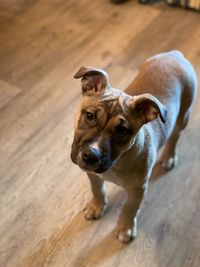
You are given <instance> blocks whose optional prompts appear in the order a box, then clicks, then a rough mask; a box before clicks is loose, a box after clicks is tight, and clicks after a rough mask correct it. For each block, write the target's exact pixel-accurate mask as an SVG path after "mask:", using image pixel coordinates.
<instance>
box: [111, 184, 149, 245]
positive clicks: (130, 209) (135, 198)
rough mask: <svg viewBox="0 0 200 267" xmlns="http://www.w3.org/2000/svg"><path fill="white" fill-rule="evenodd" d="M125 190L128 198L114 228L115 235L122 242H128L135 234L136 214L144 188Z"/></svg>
mask: <svg viewBox="0 0 200 267" xmlns="http://www.w3.org/2000/svg"><path fill="white" fill-rule="evenodd" d="M126 191H127V194H128V199H127V202H126V203H125V205H124V207H123V209H122V212H121V214H120V217H119V221H118V225H117V228H116V237H117V238H118V239H119V240H120V241H122V242H123V243H128V242H129V241H131V240H132V239H134V238H135V237H136V235H137V215H138V212H139V208H140V204H141V202H142V199H143V197H144V194H145V189H144V188H142V187H141V188H137V189H132V190H126Z"/></svg>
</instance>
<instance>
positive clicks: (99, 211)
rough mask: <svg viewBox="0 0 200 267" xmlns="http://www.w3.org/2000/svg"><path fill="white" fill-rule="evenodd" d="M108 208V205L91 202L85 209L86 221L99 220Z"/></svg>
mask: <svg viewBox="0 0 200 267" xmlns="http://www.w3.org/2000/svg"><path fill="white" fill-rule="evenodd" d="M106 208H107V204H106V203H103V204H101V203H100V204H99V203H96V202H95V201H94V200H92V201H90V202H89V203H88V204H87V205H86V207H85V208H84V210H83V211H84V214H85V219H86V220H98V219H100V218H101V217H102V216H103V215H104V213H105V211H106Z"/></svg>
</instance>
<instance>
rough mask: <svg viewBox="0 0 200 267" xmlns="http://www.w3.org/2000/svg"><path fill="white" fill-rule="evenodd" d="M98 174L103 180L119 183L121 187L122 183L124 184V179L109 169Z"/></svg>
mask: <svg viewBox="0 0 200 267" xmlns="http://www.w3.org/2000/svg"><path fill="white" fill-rule="evenodd" d="M98 176H99V177H100V178H101V179H103V180H105V181H108V182H111V183H114V184H116V185H119V186H121V187H124V185H125V181H124V179H123V178H122V177H121V176H120V175H118V174H117V173H115V172H113V171H111V170H109V171H107V172H105V173H103V174H99V175H98Z"/></svg>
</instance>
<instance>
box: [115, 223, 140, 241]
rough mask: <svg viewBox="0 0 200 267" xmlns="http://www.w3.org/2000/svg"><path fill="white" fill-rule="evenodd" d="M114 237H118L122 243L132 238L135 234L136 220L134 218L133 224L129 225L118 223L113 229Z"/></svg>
mask: <svg viewBox="0 0 200 267" xmlns="http://www.w3.org/2000/svg"><path fill="white" fill-rule="evenodd" d="M115 235H116V238H117V239H119V240H120V241H121V242H123V243H124V244H127V243H129V242H130V241H132V240H134V239H135V238H136V236H137V221H136V219H134V226H133V227H130V225H126V224H125V225H120V224H119V225H118V226H117V228H116V230H115Z"/></svg>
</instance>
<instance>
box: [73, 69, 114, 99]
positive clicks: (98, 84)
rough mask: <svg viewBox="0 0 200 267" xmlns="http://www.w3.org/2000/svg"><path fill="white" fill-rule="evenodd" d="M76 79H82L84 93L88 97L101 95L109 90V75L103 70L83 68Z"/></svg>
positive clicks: (76, 75) (75, 76)
mask: <svg viewBox="0 0 200 267" xmlns="http://www.w3.org/2000/svg"><path fill="white" fill-rule="evenodd" d="M74 78H75V79H79V78H82V80H81V83H82V93H83V94H84V95H87V96H92V95H95V94H96V95H101V94H103V93H105V91H106V90H107V89H108V88H109V81H108V74H107V73H106V72H105V71H104V70H101V69H97V68H90V67H82V68H80V70H79V71H78V72H77V73H76V74H75V75H74Z"/></svg>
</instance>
